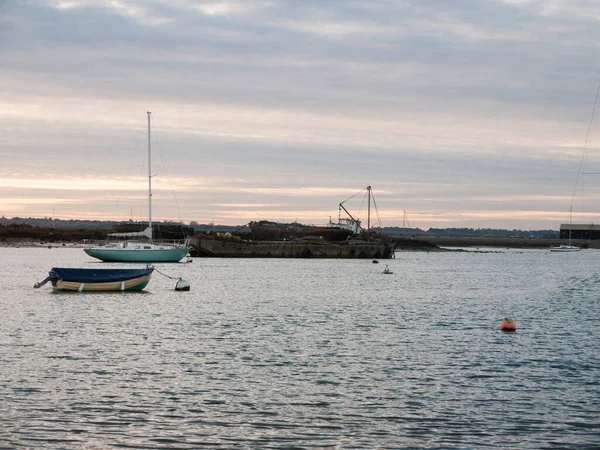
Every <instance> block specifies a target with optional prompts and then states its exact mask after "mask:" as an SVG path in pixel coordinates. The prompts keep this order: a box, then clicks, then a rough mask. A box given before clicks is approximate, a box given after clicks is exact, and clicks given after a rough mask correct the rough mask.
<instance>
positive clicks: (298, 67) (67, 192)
mask: <svg viewBox="0 0 600 450" xmlns="http://www.w3.org/2000/svg"><path fill="white" fill-rule="evenodd" d="M597 6H598V3H597V2H592V1H583V0H578V1H574V2H566V1H553V2H542V1H533V0H532V1H516V0H513V1H508V0H506V1H500V0H497V1H489V2H480V1H475V0H457V1H454V2H447V1H441V0H439V1H430V2H421V1H404V2H391V3H390V2H385V3H384V2H369V1H358V0H356V1H347V2H322V1H312V0H307V1H303V2H297V1H277V2H275V1H255V2H242V1H199V2H196V1H187V0H174V1H171V2H160V1H134V0H119V1H100V0H87V1H84V0H79V1H77V0H71V1H69V0H63V1H59V0H56V1H49V2H45V1H29V2H21V3H11V4H4V5H3V6H2V8H3V11H2V14H0V49H1V50H2V54H3V64H2V70H0V139H1V142H2V144H1V145H0V157H2V159H3V170H4V171H5V173H4V176H6V178H4V179H3V181H2V183H1V184H2V186H3V187H2V186H0V189H2V190H1V191H0V201H2V202H3V205H4V206H3V208H4V211H5V212H4V214H6V213H9V214H10V211H17V210H18V211H19V213H22V212H23V211H24V210H25V211H29V212H30V213H31V215H36V211H37V212H38V213H40V214H42V215H43V214H46V215H47V212H45V211H43V202H39V201H37V200H35V201H33V200H31V203H30V205H29V206H19V207H18V205H17V202H16V201H15V199H16V198H18V196H19V195H21V196H24V198H30V199H33V198H36V199H43V198H44V195H45V196H47V197H46V198H47V199H49V200H51V201H53V202H55V203H56V204H60V205H62V206H61V208H62V207H63V206H64V208H65V212H67V211H68V213H69V214H76V213H77V209H76V208H75V207H71V206H72V205H74V204H77V208H78V209H79V210H80V211H81V213H82V214H87V212H86V211H84V209H85V208H87V207H89V208H90V211H95V213H96V214H113V213H112V212H111V211H112V210H111V208H110V207H109V206H108V205H104V206H102V205H101V200H102V199H101V198H99V197H104V199H103V200H104V202H105V203H111V202H112V203H113V205H114V196H115V191H117V190H118V191H122V192H126V193H127V194H124V196H123V197H124V198H125V197H128V196H131V202H130V203H131V204H132V205H133V204H135V203H136V202H143V197H144V195H143V189H144V186H143V184H144V183H143V177H144V168H143V164H144V161H145V159H146V158H145V151H146V149H145V147H146V142H145V133H146V130H145V127H146V123H145V120H146V116H145V112H146V111H147V110H151V111H153V130H154V131H153V133H154V138H153V139H154V141H153V142H154V145H153V148H154V150H155V152H156V153H155V157H156V159H155V163H154V167H155V168H156V169H157V171H158V172H160V175H159V177H157V179H156V180H154V181H155V182H156V187H157V191H156V198H157V199H159V198H163V199H166V198H167V197H169V196H170V197H173V195H172V193H176V194H177V199H178V203H179V205H180V206H181V209H182V210H183V211H184V213H183V214H182V215H183V216H185V217H188V218H189V219H194V220H198V219H202V218H203V217H204V218H211V217H213V218H215V220H218V218H219V215H221V217H222V220H227V221H230V222H232V223H235V222H236V221H237V220H240V221H243V220H246V219H248V218H257V216H260V218H266V219H268V218H269V214H272V215H273V216H275V217H304V218H306V220H309V221H313V222H315V221H317V222H323V221H326V220H327V218H328V216H329V215H332V214H333V215H335V214H337V205H338V203H339V202H340V201H341V200H343V199H344V198H346V197H347V196H348V195H351V193H352V192H354V191H357V190H360V189H362V188H363V187H364V186H366V185H373V186H374V188H375V189H376V192H380V193H381V194H380V195H381V201H380V203H381V204H380V206H381V208H382V216H384V217H386V220H389V221H390V222H392V223H398V222H399V221H401V220H402V216H403V213H404V210H408V211H409V212H410V215H411V216H413V217H415V221H416V222H417V224H418V225H419V226H423V227H426V226H427V224H428V223H438V224H439V223H446V222H447V223H453V224H460V223H463V224H465V225H468V224H469V223H478V224H479V223H485V222H486V221H488V222H493V217H492V216H491V215H490V214H492V213H496V217H497V223H498V224H501V223H505V224H514V223H519V220H522V222H521V223H523V224H529V223H536V224H537V223H543V222H544V220H545V221H546V223H549V224H553V225H556V224H558V223H559V221H560V220H562V216H563V215H562V213H561V211H567V210H568V206H569V203H570V196H571V192H572V190H573V183H574V181H575V178H576V177H575V175H576V172H577V166H578V162H579V159H580V156H581V152H582V146H583V141H584V138H585V133H586V129H587V123H588V121H589V116H590V114H591V110H592V106H593V102H594V97H593V96H594V92H595V90H596V86H597V84H598V82H599V81H600V80H598V79H597V74H598V73H599V70H598V69H600V63H599V62H597V60H596V59H595V58H593V57H592V56H593V55H594V54H595V53H597V48H596V47H597V45H596V44H595V43H596V42H597V41H598V40H599V39H600V29H599V28H598V27H597V22H598V8H597ZM595 128H596V127H593V129H595ZM598 146H599V144H598V141H597V139H595V136H594V135H592V139H591V140H590V143H589V146H588V155H587V158H586V167H587V168H588V169H590V168H594V167H595V168H600V158H599V157H598V156H596V155H598V152H597V150H598ZM65 173H68V174H69V176H65ZM72 174H76V175H75V176H72ZM167 179H170V181H171V182H172V184H171V185H169V183H167ZM594 182H595V181H594V178H593V176H591V175H589V176H586V193H585V196H586V198H590V199H593V198H595V197H594V196H595V193H594V190H593V187H594ZM138 184H141V186H140V193H139V194H138V193H137V192H136V190H135V186H136V185H138ZM33 188H35V189H33ZM92 192H96V193H101V195H100V196H96V197H95V198H91V197H90V196H89V194H90V193H92ZM347 194H348V195H347ZM86 199H87V201H88V203H87V206H85V205H86ZM7 201H9V203H10V205H12V206H8V205H9V203H6V202H7ZM125 203H127V199H124V200H123V206H124V207H125V209H128V210H129V212H119V213H118V214H121V215H122V216H127V215H130V214H131V210H132V209H138V211H139V208H137V207H133V206H129V204H127V205H125ZM176 203H177V202H174V201H171V204H170V205H169V202H165V209H163V211H165V212H164V214H165V215H166V217H168V215H169V214H173V215H179V213H177V212H176V207H175V206H173V205H175V204H176ZM378 203H379V199H378ZM23 204H25V203H23ZM490 205H492V206H490ZM586 205H588V206H586V208H587V209H588V210H590V211H589V212H590V213H592V212H593V206H592V203H586ZM17 207H18V209H17ZM69 208H70V209H69ZM93 213H94V212H90V214H93ZM559 213H560V214H559ZM161 214H162V213H161ZM417 218H418V219H417ZM419 222H421V223H419Z"/></svg>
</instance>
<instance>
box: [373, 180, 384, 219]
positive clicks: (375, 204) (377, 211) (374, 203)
mask: <svg viewBox="0 0 600 450" xmlns="http://www.w3.org/2000/svg"><path fill="white" fill-rule="evenodd" d="M371 197H372V198H373V206H374V207H375V214H377V224H378V225H379V228H383V224H382V223H381V219H380V218H379V209H377V202H375V194H373V189H371Z"/></svg>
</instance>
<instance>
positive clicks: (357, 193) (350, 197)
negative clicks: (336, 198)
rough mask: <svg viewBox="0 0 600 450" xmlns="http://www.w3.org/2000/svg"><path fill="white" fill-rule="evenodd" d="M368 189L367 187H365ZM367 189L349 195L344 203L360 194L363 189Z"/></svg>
mask: <svg viewBox="0 0 600 450" xmlns="http://www.w3.org/2000/svg"><path fill="white" fill-rule="evenodd" d="M365 189H366V188H365ZM365 189H361V190H360V191H358V192H357V193H356V194H354V195H352V196H351V197H348V198H347V199H346V200H344V201H343V202H342V203H346V202H347V201H348V200H350V199H352V198H354V197H356V196H357V195H358V194H360V193H361V192H362V191H364V190H365Z"/></svg>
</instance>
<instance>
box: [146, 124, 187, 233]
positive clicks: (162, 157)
mask: <svg viewBox="0 0 600 450" xmlns="http://www.w3.org/2000/svg"><path fill="white" fill-rule="evenodd" d="M150 120H151V121H152V125H153V126H152V131H153V134H154V138H155V139H156V147H157V149H158V155H159V157H160V161H161V162H162V165H163V168H164V170H165V175H166V179H167V184H168V185H169V191H170V192H171V195H172V196H173V200H175V207H176V209H177V218H178V219H179V224H180V225H181V229H182V230H183V221H182V220H181V210H180V208H179V201H178V200H177V197H176V196H175V190H174V189H173V185H172V184H171V174H170V171H169V166H168V163H167V160H166V159H165V157H164V152H163V151H162V141H161V140H160V139H159V137H158V133H157V131H156V130H157V127H156V124H155V121H154V116H150Z"/></svg>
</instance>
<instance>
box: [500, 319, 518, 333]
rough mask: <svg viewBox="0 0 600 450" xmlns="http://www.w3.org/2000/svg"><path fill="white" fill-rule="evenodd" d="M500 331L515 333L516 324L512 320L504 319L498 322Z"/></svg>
mask: <svg viewBox="0 0 600 450" xmlns="http://www.w3.org/2000/svg"><path fill="white" fill-rule="evenodd" d="M500 329H501V330H502V331H517V324H516V323H515V320H514V319H511V318H510V317H505V318H504V319H502V322H500Z"/></svg>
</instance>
